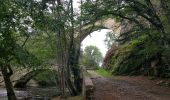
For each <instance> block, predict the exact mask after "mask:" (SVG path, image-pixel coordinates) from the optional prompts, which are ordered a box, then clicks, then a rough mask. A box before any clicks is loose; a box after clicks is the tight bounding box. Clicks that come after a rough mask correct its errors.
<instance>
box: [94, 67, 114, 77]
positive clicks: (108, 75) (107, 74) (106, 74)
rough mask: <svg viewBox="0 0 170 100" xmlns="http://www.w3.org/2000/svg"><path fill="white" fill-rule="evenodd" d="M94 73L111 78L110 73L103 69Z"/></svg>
mask: <svg viewBox="0 0 170 100" xmlns="http://www.w3.org/2000/svg"><path fill="white" fill-rule="evenodd" d="M96 72H97V73H98V74H99V75H101V76H104V77H111V76H112V75H111V73H110V72H108V71H107V70H105V69H103V68H99V69H97V70H96Z"/></svg>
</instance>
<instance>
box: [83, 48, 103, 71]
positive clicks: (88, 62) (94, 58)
mask: <svg viewBox="0 0 170 100" xmlns="http://www.w3.org/2000/svg"><path fill="white" fill-rule="evenodd" d="M102 59H103V58H102V54H101V52H100V51H99V49H98V48H97V47H96V46H87V47H86V48H85V50H84V53H83V57H82V59H81V60H82V64H83V65H85V66H87V67H92V68H96V67H98V66H99V64H100V63H101V61H102Z"/></svg>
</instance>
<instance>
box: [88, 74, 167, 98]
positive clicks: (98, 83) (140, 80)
mask: <svg viewBox="0 0 170 100" xmlns="http://www.w3.org/2000/svg"><path fill="white" fill-rule="evenodd" d="M90 74H91V75H92V77H91V79H92V81H93V83H94V85H95V91H94V100H170V88H167V87H160V86H157V85H155V83H154V82H153V81H151V80H149V79H147V78H145V77H142V76H139V77H122V76H121V77H118V78H117V79H116V78H114V79H113V78H105V77H101V76H98V75H97V74H96V73H95V72H90Z"/></svg>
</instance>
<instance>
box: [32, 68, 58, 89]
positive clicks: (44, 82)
mask: <svg viewBox="0 0 170 100" xmlns="http://www.w3.org/2000/svg"><path fill="white" fill-rule="evenodd" d="M34 80H36V81H37V82H38V84H39V85H40V86H56V84H57V73H56V71H50V70H47V71H43V72H42V73H40V74H38V75H37V76H36V77H34Z"/></svg>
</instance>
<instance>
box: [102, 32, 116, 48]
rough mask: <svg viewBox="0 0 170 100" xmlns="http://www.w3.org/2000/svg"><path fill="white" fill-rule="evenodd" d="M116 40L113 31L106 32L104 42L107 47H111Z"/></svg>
mask: <svg viewBox="0 0 170 100" xmlns="http://www.w3.org/2000/svg"><path fill="white" fill-rule="evenodd" d="M115 40H116V36H115V34H114V33H113V32H107V34H106V38H105V40H104V43H105V45H106V47H107V48H108V49H111V47H112V45H113V43H114V42H116V41H115Z"/></svg>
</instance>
